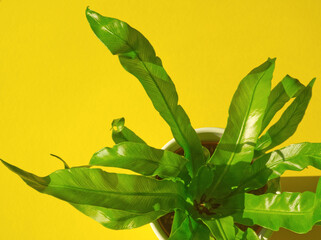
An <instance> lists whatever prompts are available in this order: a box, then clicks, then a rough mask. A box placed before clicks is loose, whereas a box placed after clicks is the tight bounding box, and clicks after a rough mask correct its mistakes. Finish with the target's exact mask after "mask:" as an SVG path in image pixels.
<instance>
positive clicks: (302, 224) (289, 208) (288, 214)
mask: <svg viewBox="0 0 321 240" xmlns="http://www.w3.org/2000/svg"><path fill="white" fill-rule="evenodd" d="M217 211H218V212H219V213H221V214H223V215H232V216H233V218H234V221H235V222H237V223H240V224H244V225H247V226H251V225H253V224H257V225H260V226H262V227H265V228H268V229H271V230H273V231H278V230H279V228H280V227H282V228H286V229H289V230H291V231H294V232H296V233H306V232H308V231H310V230H311V229H312V227H313V225H314V224H315V223H317V222H319V221H320V220H321V181H319V183H318V187H317V191H316V194H315V193H312V192H304V193H290V192H283V193H281V194H273V193H268V194H263V195H254V194H247V193H245V194H238V195H235V196H233V197H230V198H229V199H227V201H225V202H224V203H223V204H222V205H221V206H220V208H219V209H217Z"/></svg>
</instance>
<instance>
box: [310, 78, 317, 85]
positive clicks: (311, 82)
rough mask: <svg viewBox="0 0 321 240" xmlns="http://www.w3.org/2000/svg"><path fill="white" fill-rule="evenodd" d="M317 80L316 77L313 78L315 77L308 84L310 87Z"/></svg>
mask: <svg viewBox="0 0 321 240" xmlns="http://www.w3.org/2000/svg"><path fill="white" fill-rule="evenodd" d="M315 80H316V78H313V79H312V80H311V81H310V82H309V84H308V86H309V87H313V85H314V82H315Z"/></svg>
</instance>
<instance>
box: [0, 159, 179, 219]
mask: <svg viewBox="0 0 321 240" xmlns="http://www.w3.org/2000/svg"><path fill="white" fill-rule="evenodd" d="M1 161H2V162H3V163H4V164H5V165H6V166H7V167H8V168H9V169H10V170H11V171H13V172H14V173H16V174H18V175H19V176H20V177H21V178H22V180H23V181H25V182H26V183H27V184H28V185H29V186H30V187H32V188H34V189H35V190H37V191H39V192H41V193H45V194H48V195H52V196H54V197H57V198H59V199H62V200H64V201H67V202H70V203H76V204H84V205H93V206H99V207H104V208H112V209H118V210H124V211H131V212H136V213H149V212H152V211H166V212H169V211H172V210H173V209H175V208H184V205H185V203H184V202H185V201H184V196H185V189H184V185H183V184H181V183H180V182H172V181H167V180H162V181H159V180H156V179H153V178H147V177H143V176H136V175H125V174H116V173H107V172H104V171H102V170H101V169H89V168H71V169H62V170H58V171H55V172H53V173H52V174H50V175H49V176H46V177H38V176H36V175H34V174H31V173H28V172H26V171H23V170H22V169H19V168H17V167H15V166H13V165H11V164H9V163H7V162H5V161H3V160H1Z"/></svg>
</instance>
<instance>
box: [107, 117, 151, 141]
mask: <svg viewBox="0 0 321 240" xmlns="http://www.w3.org/2000/svg"><path fill="white" fill-rule="evenodd" d="M111 126H112V130H113V132H112V138H113V140H114V142H115V143H116V144H117V143H121V142H138V143H145V142H144V140H143V139H141V138H140V137H138V136H137V135H136V134H135V133H134V132H133V131H132V130H130V129H129V128H127V127H126V126H125V118H118V119H115V120H114V121H113V122H112V124H111Z"/></svg>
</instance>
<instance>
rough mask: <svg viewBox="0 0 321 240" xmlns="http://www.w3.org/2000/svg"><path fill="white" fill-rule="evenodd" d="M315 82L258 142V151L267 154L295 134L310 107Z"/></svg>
mask: <svg viewBox="0 0 321 240" xmlns="http://www.w3.org/2000/svg"><path fill="white" fill-rule="evenodd" d="M314 81H315V78H314V79H313V80H312V81H311V82H310V83H309V85H308V86H307V87H305V88H304V90H302V91H301V92H300V94H299V95H298V96H297V97H296V98H295V99H294V101H293V102H292V104H291V105H290V106H289V107H288V108H287V109H286V110H285V111H284V113H283V114H282V116H281V118H280V120H279V121H278V122H276V123H275V124H274V125H273V126H272V127H271V128H269V130H268V131H267V132H266V133H265V134H264V135H263V136H262V137H261V138H260V139H259V140H258V142H257V145H256V150H257V151H262V152H265V151H267V150H269V149H271V148H274V147H275V146H277V145H280V144H281V143H283V142H284V141H285V140H287V139H288V138H289V137H291V136H292V135H293V134H294V133H295V131H296V129H297V127H298V125H299V123H300V122H301V120H302V118H303V116H304V114H305V110H306V109H307V107H308V105H309V102H310V99H311V96H312V87H313V84H314Z"/></svg>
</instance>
